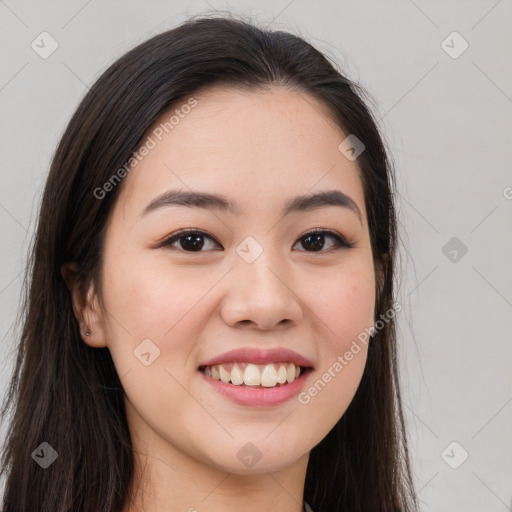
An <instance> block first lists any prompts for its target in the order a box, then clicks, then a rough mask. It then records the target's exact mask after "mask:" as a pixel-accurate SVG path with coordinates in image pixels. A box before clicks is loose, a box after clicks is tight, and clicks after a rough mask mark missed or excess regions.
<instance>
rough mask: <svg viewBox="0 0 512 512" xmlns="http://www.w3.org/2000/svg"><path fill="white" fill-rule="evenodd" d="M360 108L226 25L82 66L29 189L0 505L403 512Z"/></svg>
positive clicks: (390, 319)
mask: <svg viewBox="0 0 512 512" xmlns="http://www.w3.org/2000/svg"><path fill="white" fill-rule="evenodd" d="M362 97H363V93H362V92H361V91H360V90H359V88H358V87H357V86H356V85H355V84H353V83H351V82H350V81H349V80H348V79H347V78H346V77H344V76H343V75H342V74H341V73H340V72H339V71H337V70H336V69H335V68H334V66H333V65H332V64H331V63H329V62H328V61H327V59H326V58H325V57H324V56H323V55H322V54H321V53H320V52H318V51H317V50H316V49H314V48H313V47H312V46H311V45H309V44H308V43H307V42H305V41H304V40H302V39H301V38H299V37H297V36H294V35H291V34H288V33H284V32H271V31H266V30H261V29H259V28H257V27H256V26H254V25H253V24H250V23H247V22H244V21H240V20H236V19H232V18H229V17H226V18H208V17H204V18H199V19H192V20H189V21H188V22H186V23H184V24H183V25H181V26H180V27H178V28H176V29H174V30H170V31H167V32H165V33H162V34H160V35H157V36H155V37H153V38H152V39H150V40H148V41H146V42H145V43H143V44H141V45H139V46H138V47H136V48H135V49H133V50H131V51H130V52H128V53H127V54H126V55H124V56H123V57H121V58H120V59H119V60H118V61H117V62H115V63H114V64H112V65H111V66H110V67H109V68H108V69H107V70H106V71H105V72H104V73H103V75H102V76H101V77H100V78H99V79H98V80H97V82H96V83H95V84H94V86H93V87H91V89H90V91H89V92H88V94H87V95H86V97H85V98H84V99H83V101H82V102H81V104H80V106H79V107H78V109H77V111H76V113H75V114H74V116H73V118H72V119H71V121H70V123H69V126H68V127H67V129H66V131H65V133H64V135H63V137H62V140H61V142H60V144H59V146H58V148H57V151H56V154H55V155H54V159H53V162H52V166H51V169H50V174H49V176H48V179H47V182H46V187H45V191H44V196H43V200H42V205H41V212H40V217H39V223H38V227H37V231H36V238H35V241H34V247H33V252H32V258H31V261H30V267H29V269H28V271H29V273H28V274H27V280H28V286H27V296H26V300H25V304H24V306H25V307H24V312H25V316H24V324H23V331H22V336H21V341H20V347H19V355H18V360H17V365H16V369H15V373H14V376H13V380H12V383H11V387H10V392H9V395H8V397H7V399H8V401H7V402H6V405H5V406H4V414H6V412H7V408H8V406H9V404H12V405H13V407H14V415H13V418H12V422H11V424H10V428H9V432H8V438H7V443H6V446H5V451H4V458H3V473H5V474H6V476H7V480H6V488H5V497H4V502H3V507H2V509H3V511H4V512H14V511H20V510H23V511H34V510H38V511H40V512H45V511H51V512H64V511H78V510H79V511H81V512H97V511H121V512H135V511H139V510H146V511H147V512H157V511H163V510H166V511H168V510H188V511H194V510H198V511H212V512H214V511H218V510H223V511H226V510H241V509H243V510H245V511H252V510H254V511H256V510H283V511H290V512H299V511H301V510H312V511H314V512H321V511H327V512H334V511H350V512H357V511H361V512H362V511H370V510H371V511H377V510H378V511H381V512H387V511H402V512H409V511H413V510H417V503H416V497H415V494H414V490H413V485H412V479H411V471H410V467H409V460H408V457H409V456H408V452H407V443H406V434H405V428H404V420H403V415H402V408H401V402H400V391H399V383H398V373H397V361H396V349H395V322H394V317H395V314H396V311H397V309H398V307H399V305H397V304H395V303H394V298H393V294H394V290H393V280H394V271H395V268H394V267H395V248H396V238H397V235H396V220H395V211H394V206H393V189H392V184H393V175H392V168H391V165H390V161H389V157H388V156H387V154H386V151H385V147H384V145H383V142H382V139H381V137H380V135H379V133H378V130H377V127H376V124H375V122H374V120H373V119H372V116H371V114H370V112H369V110H368V108H367V107H366V106H365V104H364V101H363V99H362Z"/></svg>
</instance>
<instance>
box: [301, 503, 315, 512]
mask: <svg viewBox="0 0 512 512" xmlns="http://www.w3.org/2000/svg"><path fill="white" fill-rule="evenodd" d="M302 504H303V505H304V512H313V511H312V510H311V507H310V506H309V505H308V504H307V503H306V502H305V501H303V502H302Z"/></svg>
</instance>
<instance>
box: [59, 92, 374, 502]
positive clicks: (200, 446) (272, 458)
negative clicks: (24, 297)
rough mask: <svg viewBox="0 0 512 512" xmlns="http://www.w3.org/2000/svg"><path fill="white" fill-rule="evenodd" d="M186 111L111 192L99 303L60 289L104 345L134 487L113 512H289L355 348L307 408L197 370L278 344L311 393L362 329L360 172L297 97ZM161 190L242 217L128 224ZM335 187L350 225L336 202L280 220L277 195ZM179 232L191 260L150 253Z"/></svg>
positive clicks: (366, 279) (254, 95)
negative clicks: (297, 358) (255, 247)
mask: <svg viewBox="0 0 512 512" xmlns="http://www.w3.org/2000/svg"><path fill="white" fill-rule="evenodd" d="M194 98H195V99H196V100H197V102H198V104H197V106H196V107H195V108H194V109H192V110H191V112H190V113H189V114H187V115H186V116H185V117H184V118H183V119H180V122H179V124H178V125H176V126H175V127H174V129H173V130H172V131H171V132H170V133H169V134H168V135H167V136H166V137H165V138H164V139H163V140H162V141H161V142H159V143H158V145H157V147H156V148H154V149H152V150H151V151H150V153H149V154H148V155H147V156H145V157H144V159H143V160H142V161H141V162H140V163H139V164H138V165H137V166H136V168H134V170H133V171H132V172H131V173H130V174H128V175H127V176H126V178H124V180H123V183H122V185H121V186H122V189H121V191H120V195H119V197H118V199H117V201H116V203H115V206H114V209H113V211H112V212H111V216H110V219H109V224H108V229H107V232H106V238H105V246H104V254H103V262H102V272H101V279H102V297H101V300H100V297H98V295H97V294H96V293H95V291H94V288H93V287H92V285H91V288H90V289H89V293H88V294H86V295H85V296H81V295H80V294H79V291H78V290H77V289H73V290H74V291H73V301H74V306H75V311H76V314H77V318H78V319H79V321H80V323H81V326H82V331H84V330H85V329H86V328H87V329H89V330H90V331H91V335H90V336H89V337H85V336H83V340H84V342H85V343H88V344H89V345H91V346H93V347H108V348H109V350H110V352H111V354H112V357H113V360H114V363H115V366H116V369H117V371H118V373H119V375H120V377H121V380H122V383H123V387H124V389H125V393H126V395H125V403H126V409H127V418H128V423H129V427H130V431H131V435H132V439H133V443H134V455H135V462H136V475H137V478H136V483H135V486H134V493H135V501H134V503H133V504H131V505H127V507H126V508H125V510H124V511H123V512H134V511H138V510H142V508H141V507H142V504H144V506H145V510H146V511H147V512H163V511H166V512H167V511H168V510H170V507H172V510H181V511H189V512H192V511H194V510H198V511H201V512H203V511H208V512H217V511H221V510H222V511H223V512H225V511H227V510H233V511H235V510H244V511H246V512H252V511H261V510H270V509H274V510H280V511H288V512H299V511H301V510H302V499H303V488H304V482H305V475H306V468H307V463H308V458H309V452H310V450H311V449H312V448H313V447H314V446H315V445H316V444H318V443H319V442H320V441H321V440H322V439H323V438H324V437H325V435H326V434H327V433H328V432H329V431H330V430H331V428H332V427H333V426H334V425H335V423H336V422H337V421H338V420H339V418H340V417H341V416H342V415H343V413H344V412H345V410H346V409H347V407H348V405H349V404H350V402H351V400H352V398H353V396H354V394H355V392H356V390H357V387H358V385H359V382H360V379H361V376H362V373H363V369H364V365H365V362H366V356H367V349H366V348H365V347H364V346H363V349H362V350H361V351H360V352H359V353H358V354H357V355H355V356H354V358H353V359H352V360H351V361H350V362H349V363H348V364H347V365H346V366H345V367H344V368H343V371H341V372H339V373H337V374H336V376H335V377H334V378H332V379H331V381H330V382H329V383H328V384H327V385H326V386H325V387H324V388H323V389H322V391H321V392H319V393H318V394H317V396H315V397H313V398H312V399H311V401H310V402H309V403H308V404H306V405H304V404H301V403H300V402H299V401H298V400H297V397H294V398H292V399H291V400H289V401H287V402H286V403H284V404H281V405H277V406H267V407H265V408H258V407H249V406H242V405H238V404H235V403H234V402H232V401H230V400H229V399H227V398H225V397H223V396H221V395H219V394H218V393H217V392H216V391H215V390H213V389H211V387H210V386H209V385H208V384H207V383H206V382H205V381H204V379H203V378H202V375H201V374H200V373H199V372H198V370H197V368H198V366H199V365H200V364H201V363H202V362H204V361H206V360H207V359H210V358H212V357H214V356H216V355H219V354H221V353H223V352H225V351H228V350H232V349H235V348H240V347H247V346H249V347H257V348H263V349H265V348H274V347H285V348H289V349H292V350H295V351H296V352H298V353H300V354H302V355H303V356H305V357H307V358H308V359H309V360H310V361H311V362H312V363H313V365H314V368H315V369H314V371H313V372H312V373H311V374H310V375H309V377H308V381H307V383H306V385H305V386H304V388H303V389H306V390H307V388H308V387H309V386H311V385H312V384H313V383H314V382H315V381H317V380H318V379H319V378H321V376H322V374H323V373H324V372H325V371H327V369H328V368H329V367H331V368H332V366H333V364H334V362H335V361H336V360H337V357H338V356H339V355H343V354H344V353H345V352H346V351H347V350H349V347H350V345H351V343H352V341H353V340H355V339H356V338H357V335H358V334H359V333H361V332H362V331H364V329H365V328H369V327H370V326H372V325H373V320H374V318H373V314H374V309H373V308H374V302H375V279H376V275H375V268H376V267H374V261H373V257H372V251H371V247H370V239H369V232H368V225H367V219H366V213H365V202H364V195H363V187H362V183H361V180H360V177H359V172H360V171H359V169H358V166H357V160H356V161H350V160H348V159H347V158H346V157H345V156H344V155H343V154H342V153H341V152H340V151H339V150H338V145H339V144H340V143H341V141H343V140H344V139H345V137H346V135H347V134H343V132H342V131H341V130H340V128H339V127H338V126H337V125H336V124H335V123H334V122H333V121H332V120H331V118H330V117H329V113H328V111H327V110H326V108H325V107H324V106H323V105H322V104H320V103H318V102H317V101H316V100H315V99H313V98H312V97H310V96H307V95H305V94H304V93H300V94H299V93H298V92H293V91H291V90H290V89H286V88H283V87H277V86H276V87H272V88H269V89H268V90H265V91H264V92H255V91H250V92H248V91H240V90H235V89H231V88H228V87H219V86H216V87H214V88H210V89H207V90H204V91H200V92H199V93H198V94H195V95H194ZM174 108H175V107H174ZM174 108H173V109H172V110H174ZM164 118H165V119H168V118H169V114H167V115H166V116H163V118H162V119H164ZM164 164H166V165H164ZM170 189H181V190H190V189H193V190H195V191H198V190H200V191H205V192H210V193H218V194H223V195H225V196H227V197H228V198H229V199H236V200H237V201H238V202H239V204H240V208H241V210H242V214H241V215H240V216H237V215H234V214H232V213H229V212H222V211H209V210H204V209H200V208H187V207H184V206H167V207H163V208H161V209H158V210H155V211H153V212H151V213H149V214H147V215H144V216H140V214H141V212H142V211H143V210H144V208H145V207H146V206H147V205H148V204H149V203H150V202H151V201H152V200H153V199H154V198H155V197H157V196H158V195H159V194H161V193H162V192H165V191H167V190H170ZM331 189H336V190H340V191H342V192H344V193H345V194H347V195H348V196H350V197H351V198H352V199H353V201H354V202H355V203H356V204H357V206H358V207H359V209H360V211H361V214H362V222H361V221H360V220H359V218H358V217H357V215H356V214H355V213H354V212H353V211H351V210H349V209H347V208H341V207H339V206H327V207H322V208H319V209H316V210H312V211H308V212H300V213H293V214H290V215H289V216H287V217H283V216H282V208H283V205H284V204H285V202H286V201H287V200H288V199H289V198H291V197H295V196H297V195H303V194H308V193H314V192H320V191H323V190H331ZM183 228H197V229H198V230H202V231H205V232H206V233H207V234H208V235H211V236H212V237H213V238H208V236H205V238H204V239H203V241H204V246H203V248H202V249H200V251H201V252H193V251H191V250H190V249H189V250H188V251H187V248H188V247H190V246H187V245H186V243H183V242H184V240H183V238H182V239H181V242H182V243H181V244H180V241H179V240H178V241H176V242H175V243H174V246H173V247H160V246H159V245H158V243H159V242H160V241H162V240H164V239H165V238H169V236H170V235H171V234H173V233H175V232H177V231H179V230H180V229H183ZM314 228H323V229H327V230H335V231H337V232H338V233H340V234H341V235H342V236H343V237H344V238H346V239H347V240H348V241H349V242H351V243H353V244H354V247H352V248H350V249H345V248H343V247H341V248H337V245H336V241H335V239H333V238H331V237H330V236H329V235H325V238H324V239H323V240H324V248H322V249H321V250H320V251H313V250H311V248H310V246H308V245H307V244H306V242H304V234H305V233H307V232H308V231H310V230H311V229H314ZM247 236H251V237H253V238H254V239H255V240H256V241H257V242H258V244H259V245H260V246H261V247H262V248H263V253H262V254H261V255H260V256H259V257H258V258H257V259H256V260H255V261H254V262H252V263H247V262H246V261H245V260H244V259H242V258H241V257H240V256H239V255H238V254H237V252H236V248H237V246H238V245H239V244H240V243H241V242H242V241H243V240H244V239H245V238H246V237H247ZM185 242H186V240H185ZM183 247H185V248H183ZM216 248H217V249H219V248H220V250H215V249H216ZM69 272H70V270H69ZM64 274H66V271H64ZM66 275H67V276H68V280H70V279H71V278H70V277H69V275H68V274H66ZM147 338H149V339H150V340H152V342H153V343H154V344H155V345H156V346H157V347H158V349H159V350H160V355H159V357H157V358H156V359H155V360H154V362H152V363H151V364H150V365H149V366H145V365H144V364H142V363H141V362H140V361H139V359H137V358H136V357H135V356H134V350H135V349H136V348H137V347H138V346H139V345H140V343H141V342H142V340H144V339H147ZM248 442H251V443H253V444H254V445H255V446H256V447H257V449H258V450H259V452H261V459H260V460H259V461H258V462H257V463H256V464H255V465H254V466H252V467H251V468H249V467H246V466H245V465H244V464H242V463H241V461H240V460H239V458H238V457H237V453H238V452H239V450H240V449H241V448H242V447H243V446H244V445H245V444H246V443H248Z"/></svg>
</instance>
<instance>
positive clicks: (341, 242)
mask: <svg viewBox="0 0 512 512" xmlns="http://www.w3.org/2000/svg"><path fill="white" fill-rule="evenodd" d="M186 235H201V236H206V237H207V238H210V239H212V240H213V241H215V243H217V244H218V245H220V244H219V243H218V242H217V241H216V240H215V238H214V237H212V236H211V235H209V234H208V233H206V232H204V231H202V230H200V229H196V228H188V229H183V230H181V231H178V232H177V233H174V234H173V235H171V236H170V237H169V238H166V239H165V240H164V241H162V242H161V244H160V247H168V248H171V249H176V248H175V247H171V246H172V244H173V243H174V242H176V241H179V240H180V238H183V237H185V236H186ZM310 235H328V236H331V237H332V238H334V239H335V240H336V244H337V247H334V248H331V249H327V250H325V251H324V250H320V251H306V250H303V251H300V252H309V253H326V252H333V251H339V250H342V249H352V248H353V247H354V246H355V243H351V242H347V240H345V238H343V237H342V236H341V235H339V234H338V233H336V232H335V231H331V230H328V229H327V230H326V229H321V228H317V229H313V230H311V231H308V232H307V233H304V234H303V235H302V236H300V237H299V238H298V240H297V242H299V241H300V240H301V239H303V238H307V237H308V236H310ZM297 242H295V244H294V245H296V244H297ZM182 251H183V252H188V253H201V252H205V251H201V250H199V251H186V250H184V249H183V250H182Z"/></svg>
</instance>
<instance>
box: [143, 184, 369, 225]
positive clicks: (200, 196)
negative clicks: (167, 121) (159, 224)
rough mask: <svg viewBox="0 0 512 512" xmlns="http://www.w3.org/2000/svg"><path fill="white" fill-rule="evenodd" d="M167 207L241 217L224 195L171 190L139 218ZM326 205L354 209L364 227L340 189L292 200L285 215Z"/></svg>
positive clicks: (238, 210) (354, 205) (350, 199)
mask: <svg viewBox="0 0 512 512" xmlns="http://www.w3.org/2000/svg"><path fill="white" fill-rule="evenodd" d="M168 206H186V207H188V208H204V209H207V210H218V211H225V212H229V213H232V214H234V215H241V214H242V210H241V208H240V206H239V204H238V203H237V202H236V201H232V200H230V199H228V198H227V197H225V196H223V195H217V194H210V193H207V192H196V191H181V190H168V191H167V192H164V193H163V194H161V195H159V196H157V197H156V198H155V199H153V200H152V201H151V202H150V203H149V204H148V205H147V206H146V208H144V210H143V212H142V213H141V214H140V215H139V216H140V217H141V216H144V215H147V214H148V213H150V212H152V211H155V210H157V209H160V208H163V207H168ZM327 206H339V207H342V208H347V209H349V210H351V211H352V212H354V213H355V214H356V215H357V217H358V219H359V221H360V222H361V224H362V214H361V210H360V209H359V207H358V206H357V204H356V202H355V201H354V200H353V199H352V198H351V197H350V196H348V195H346V194H344V193H343V192H341V191H340V190H325V191H323V192H318V193H316V194H309V195H303V196H297V197H294V198H292V199H289V200H288V201H287V202H286V204H285V206H284V208H283V212H282V215H283V217H284V216H286V215H289V214H290V213H299V212H307V211H311V210H316V209H318V208H324V207H327Z"/></svg>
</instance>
